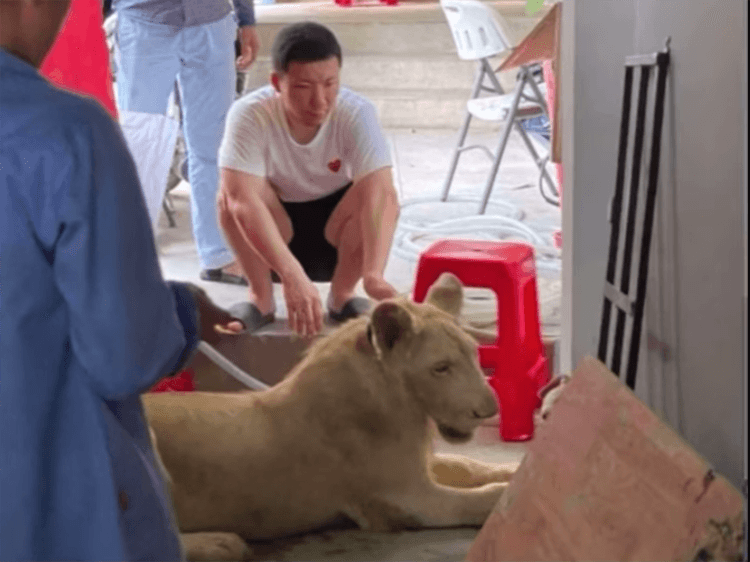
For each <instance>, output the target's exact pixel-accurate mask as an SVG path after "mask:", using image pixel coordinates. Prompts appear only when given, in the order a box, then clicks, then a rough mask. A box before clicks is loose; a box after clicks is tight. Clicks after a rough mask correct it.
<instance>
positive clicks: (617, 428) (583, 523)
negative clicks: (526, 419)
mask: <svg viewBox="0 0 750 562" xmlns="http://www.w3.org/2000/svg"><path fill="white" fill-rule="evenodd" d="M742 508H743V497H742V495H741V494H740V492H739V491H738V490H736V489H735V488H734V487H732V486H731V485H730V484H729V483H728V482H727V481H726V480H725V479H724V478H722V477H721V476H719V475H715V474H713V472H712V471H711V470H710V466H709V465H708V463H707V462H706V461H705V460H704V459H703V458H701V457H700V456H699V455H698V454H697V453H696V452H695V451H694V450H693V449H692V448H691V447H690V446H689V445H688V444H687V443H686V442H685V441H684V440H683V439H682V438H681V437H680V436H679V435H678V434H677V433H676V432H674V431H673V430H672V429H670V428H669V427H668V426H667V425H665V424H664V423H662V422H661V420H660V419H659V418H658V417H657V416H656V415H655V414H654V413H653V412H652V411H651V410H650V409H649V408H648V407H647V406H646V405H645V404H643V403H642V402H641V401H640V400H639V399H638V398H637V397H636V396H635V395H634V394H633V393H632V392H631V391H630V389H628V388H627V387H626V386H625V385H624V384H623V383H622V382H620V380H619V379H618V378H617V377H615V376H614V375H613V374H612V373H611V372H610V371H608V370H607V368H606V367H605V366H604V365H603V364H602V363H600V362H599V361H597V360H596V359H594V358H591V357H588V358H586V359H584V360H583V361H582V363H581V365H580V366H579V368H578V369H577V370H576V371H575V372H574V374H573V377H572V379H571V381H570V383H569V384H568V385H567V386H566V388H565V389H564V390H563V392H562V393H561V394H560V397H559V399H558V401H557V402H556V403H555V405H554V407H553V409H552V412H551V414H550V417H549V418H548V420H547V421H546V422H545V423H544V424H542V425H541V426H540V427H539V428H538V430H537V433H536V437H535V438H534V440H533V441H531V442H529V444H528V447H527V453H526V456H525V458H524V461H523V463H522V464H521V466H520V468H519V470H518V472H517V473H516V475H515V476H514V477H513V480H512V481H511V483H510V485H509V488H508V490H507V491H506V492H505V494H504V495H503V497H502V498H501V499H500V501H499V502H498V505H497V506H496V507H495V510H494V511H493V513H492V514H491V515H490V517H489V518H488V520H487V522H486V523H485V525H484V526H483V527H482V529H481V531H480V533H479V534H478V536H477V539H476V540H475V542H474V544H473V545H472V548H471V550H470V551H469V554H468V556H467V560H469V561H473V562H479V561H493V562H494V561H502V560H515V561H522V560H535V561H538V560H566V561H576V560H661V561H664V560H689V559H691V558H692V555H693V553H694V552H695V550H696V547H697V545H699V544H701V543H702V541H704V539H705V538H706V536H707V534H708V533H709V532H710V530H711V527H712V524H711V523H710V522H711V521H712V520H713V521H724V520H726V519H728V518H732V517H734V516H736V515H737V514H738V513H740V512H741V511H742Z"/></svg>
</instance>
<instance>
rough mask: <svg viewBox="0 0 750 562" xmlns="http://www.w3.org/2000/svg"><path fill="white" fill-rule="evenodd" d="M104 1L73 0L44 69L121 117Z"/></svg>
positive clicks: (58, 81) (62, 84) (59, 82)
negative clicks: (117, 102)
mask: <svg viewBox="0 0 750 562" xmlns="http://www.w3.org/2000/svg"><path fill="white" fill-rule="evenodd" d="M103 24H104V19H103V15H102V5H101V0H72V1H71V3H70V10H69V11H68V15H67V17H66V19H65V22H64V23H63V26H62V29H61V30H60V33H59V34H58V35H57V39H56V40H55V43H54V44H53V45H52V49H50V52H49V53H48V54H47V57H46V58H45V59H44V61H42V66H41V68H40V69H39V70H40V72H41V73H42V74H43V75H44V76H46V77H47V78H48V79H49V80H50V81H51V82H53V83H54V84H57V85H58V86H60V87H63V88H65V89H68V90H71V91H73V92H76V93H79V94H85V95H88V96H91V97H93V98H95V99H97V100H98V101H99V102H100V103H101V104H102V105H103V106H104V108H105V109H106V110H107V111H109V113H110V114H111V115H112V117H114V118H115V119H117V108H116V107H115V96H114V90H113V87H112V76H111V75H110V69H109V52H108V50H107V41H106V38H105V36H104V29H103V27H102V26H103Z"/></svg>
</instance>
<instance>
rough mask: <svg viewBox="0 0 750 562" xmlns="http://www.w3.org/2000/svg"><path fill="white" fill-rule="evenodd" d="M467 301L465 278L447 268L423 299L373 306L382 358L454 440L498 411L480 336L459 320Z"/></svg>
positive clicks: (372, 325)
mask: <svg viewBox="0 0 750 562" xmlns="http://www.w3.org/2000/svg"><path fill="white" fill-rule="evenodd" d="M462 302H463V287H462V286H461V283H460V281H459V280H458V279H457V278H456V277H455V276H454V275H452V274H450V273H444V274H442V275H441V276H440V278H439V279H438V280H437V282H436V283H435V284H434V285H433V286H432V287H431V288H430V290H429V292H428V294H427V298H426V299H425V303H424V304H415V303H413V302H410V301H408V300H407V299H398V300H391V301H384V302H382V303H380V304H379V305H378V306H377V307H376V308H375V309H374V310H373V311H372V314H371V318H370V324H369V328H368V330H369V332H370V333H371V337H372V341H373V344H374V346H375V348H376V350H377V353H378V357H379V360H380V361H382V362H383V364H384V366H385V367H386V369H387V370H389V371H390V372H394V373H398V374H399V375H400V377H401V378H402V380H403V381H404V384H405V385H406V388H407V389H408V392H409V393H410V394H411V395H412V396H413V398H414V399H415V401H416V402H417V403H418V404H419V405H420V406H421V407H422V408H423V410H424V412H425V414H427V415H428V416H429V417H431V418H432V419H433V420H434V421H435V422H436V424H437V427H438V429H439V431H440V433H441V435H442V436H443V437H444V438H445V439H446V440H447V441H450V442H464V441H467V440H469V439H470V438H471V436H472V434H473V432H474V430H475V429H476V427H477V426H478V425H479V424H480V423H481V421H482V420H484V419H486V418H490V417H492V416H494V415H495V414H496V413H497V403H496V400H495V396H494V393H493V392H492V389H491V388H490V387H489V385H488V384H487V382H486V381H485V377H484V374H483V373H482V371H481V369H480V367H479V362H478V357H477V342H476V341H475V340H474V339H473V338H472V337H471V336H469V335H468V334H467V333H466V332H465V331H464V330H463V329H462V328H461V326H460V325H459V323H458V319H457V317H458V314H459V313H460V310H461V304H462Z"/></svg>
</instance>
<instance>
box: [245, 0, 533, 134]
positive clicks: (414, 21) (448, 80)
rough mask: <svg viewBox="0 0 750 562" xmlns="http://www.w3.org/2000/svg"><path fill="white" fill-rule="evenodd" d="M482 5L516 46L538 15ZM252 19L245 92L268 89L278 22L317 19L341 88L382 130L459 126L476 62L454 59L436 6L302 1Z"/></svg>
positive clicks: (508, 2) (514, 5) (509, 77)
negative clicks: (336, 49)
mask: <svg viewBox="0 0 750 562" xmlns="http://www.w3.org/2000/svg"><path fill="white" fill-rule="evenodd" d="M355 2H356V0H355ZM488 3H489V4H491V5H492V6H493V8H495V10H496V11H497V13H498V20H499V23H500V25H501V26H502V27H503V28H504V30H505V33H506V35H507V36H508V37H509V38H510V39H511V41H514V42H516V41H518V40H520V38H521V37H523V36H524V35H525V34H526V33H527V32H528V31H529V30H530V29H531V28H532V27H533V26H534V25H535V24H536V22H537V21H538V20H539V19H540V18H541V16H542V14H541V13H537V14H535V15H534V16H529V15H528V14H526V5H525V1H521V0H495V1H492V2H488ZM256 15H257V20H258V24H257V29H258V34H259V38H260V41H261V50H260V52H259V56H258V60H257V62H256V63H255V65H253V67H252V68H251V70H250V72H249V73H248V74H247V76H246V82H245V89H246V91H247V90H252V89H255V88H258V87H260V86H263V85H265V84H268V77H269V75H270V73H271V62H270V50H271V46H272V44H273V39H274V38H275V36H276V34H277V33H278V31H279V30H280V29H281V28H282V27H283V26H284V25H287V24H288V23H292V22H296V21H302V20H312V21H318V22H320V23H322V24H324V25H327V26H328V27H330V28H331V29H332V30H333V32H334V33H335V34H336V36H337V37H338V39H339V41H340V43H341V46H342V49H343V57H344V63H343V68H342V76H341V78H342V84H345V85H347V86H348V87H350V88H351V89H353V90H355V91H357V92H360V93H362V94H364V95H367V96H368V97H369V98H370V99H371V100H372V101H373V103H375V105H376V106H377V107H378V110H379V111H380V117H381V120H382V122H383V125H384V126H386V127H415V128H425V127H426V128H439V127H447V128H455V129H458V127H460V125H461V122H462V121H463V118H464V112H465V108H466V100H467V99H468V98H469V95H470V93H471V85H472V83H473V79H474V72H475V69H476V63H475V62H473V61H462V60H460V59H459V58H458V56H457V54H456V49H455V45H454V43H453V37H452V36H451V32H450V28H449V27H448V24H447V23H446V20H445V16H444V14H443V12H442V9H441V8H440V5H439V3H438V2H419V3H402V4H400V5H398V6H396V7H393V6H383V5H380V4H378V3H377V2H374V3H373V2H368V3H366V4H359V3H355V4H354V5H353V6H352V7H348V8H343V7H340V6H338V5H336V4H335V3H334V2H333V1H332V0H331V1H330V2H313V1H300V2H293V3H283V4H272V5H258V6H256ZM501 60H502V58H501V57H497V58H496V60H495V61H493V66H494V67H497V66H499V64H500V62H501ZM499 78H500V82H501V84H502V85H503V87H504V88H506V89H508V90H509V89H511V88H512V87H513V84H514V81H515V72H514V71H511V72H506V73H502V74H500V75H499ZM475 121H476V120H475ZM476 126H477V127H478V128H484V129H493V128H497V125H496V124H487V123H483V122H480V121H476Z"/></svg>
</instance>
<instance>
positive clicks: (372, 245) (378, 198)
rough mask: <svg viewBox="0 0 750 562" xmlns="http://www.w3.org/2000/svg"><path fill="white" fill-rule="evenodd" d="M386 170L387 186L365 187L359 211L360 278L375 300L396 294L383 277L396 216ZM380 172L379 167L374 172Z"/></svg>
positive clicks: (394, 192) (393, 198) (391, 185)
mask: <svg viewBox="0 0 750 562" xmlns="http://www.w3.org/2000/svg"><path fill="white" fill-rule="evenodd" d="M386 171H387V174H388V178H387V179H388V182H387V186H386V185H384V186H382V187H381V189H369V190H367V192H366V195H365V197H364V198H363V205H362V209H361V215H360V217H361V218H360V228H361V229H362V279H363V284H364V288H365V291H366V292H367V294H368V295H370V297H372V298H373V299H375V300H382V299H387V298H392V297H395V296H397V295H398V292H397V291H396V289H395V288H394V287H393V286H392V285H391V284H390V283H388V282H387V281H386V280H385V279H383V272H384V271H385V265H386V263H387V261H388V254H389V253H390V251H391V244H392V242H393V235H394V233H395V232H396V223H397V222H398V216H399V206H398V197H397V195H396V190H395V189H394V187H393V184H392V180H391V178H390V174H391V170H390V168H388V169H387V170H386ZM381 172H383V170H381V171H379V172H375V174H380V173H381ZM375 174H373V175H375ZM384 183H385V182H384Z"/></svg>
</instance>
